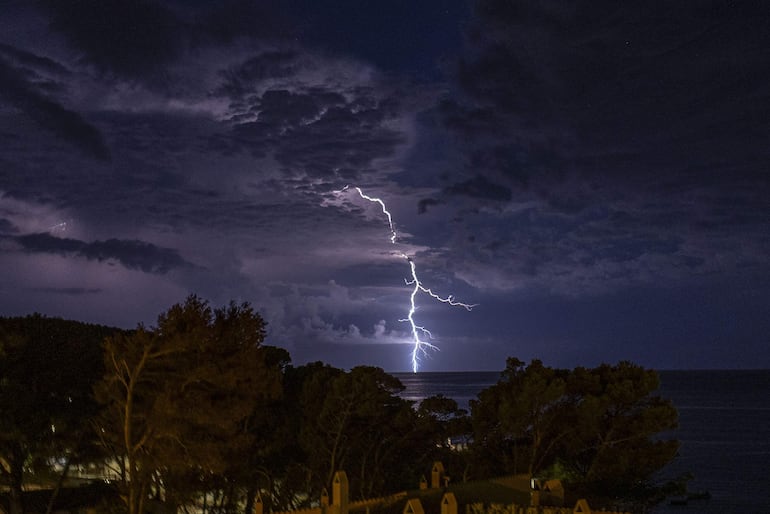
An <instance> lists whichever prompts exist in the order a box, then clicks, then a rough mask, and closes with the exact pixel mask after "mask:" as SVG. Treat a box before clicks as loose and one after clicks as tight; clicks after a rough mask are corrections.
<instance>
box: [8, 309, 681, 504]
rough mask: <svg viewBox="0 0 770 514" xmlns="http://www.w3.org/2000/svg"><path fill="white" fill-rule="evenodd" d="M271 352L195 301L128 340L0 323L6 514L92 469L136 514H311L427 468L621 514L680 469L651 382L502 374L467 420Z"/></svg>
mask: <svg viewBox="0 0 770 514" xmlns="http://www.w3.org/2000/svg"><path fill="white" fill-rule="evenodd" d="M264 337H265V323H264V321H263V320H262V318H261V317H260V316H259V314H257V313H256V312H255V311H254V310H253V309H252V308H251V306H250V305H248V304H240V305H239V304H235V303H231V304H230V305H228V306H225V307H223V308H212V307H210V306H209V305H208V303H207V302H205V301H203V300H201V299H200V298H198V297H196V296H190V297H188V298H187V299H186V300H185V301H184V302H182V303H180V304H177V305H174V306H172V307H171V308H170V309H169V310H167V311H166V312H164V313H162V314H161V315H160V316H159V317H158V321H157V324H156V326H155V327H151V328H148V327H144V326H141V325H140V326H138V327H137V328H136V329H134V330H128V331H126V330H119V329H115V328H110V327H102V326H96V325H90V324H85V323H80V322H76V321H68V320H61V319H52V318H45V317H42V316H39V315H32V316H26V317H21V318H0V412H1V413H2V416H0V486H2V491H3V495H2V503H0V505H2V506H4V508H5V509H6V510H7V512H8V513H9V514H25V513H26V512H31V510H35V511H36V512H39V509H29V508H27V507H26V506H25V501H24V499H25V497H24V494H23V490H24V486H25V484H35V485H36V486H40V487H42V488H47V489H49V490H50V491H51V496H50V501H49V502H48V508H47V510H48V511H49V512H50V511H52V510H53V506H54V501H55V498H56V495H57V494H58V491H60V490H61V486H62V484H64V483H65V478H66V477H67V476H68V475H69V474H71V471H72V470H73V469H74V468H75V467H78V468H79V469H85V468H88V467H89V466H91V468H93V467H94V466H96V467H97V468H96V469H100V470H101V472H100V473H101V478H104V479H109V481H110V483H111V486H112V487H114V491H115V492H116V495H115V496H114V497H112V498H120V500H117V499H113V500H111V501H110V507H109V508H110V510H111V511H114V510H115V509H117V510H120V511H122V512H126V513H128V514H143V513H145V512H169V513H172V512H180V511H186V509H187V508H188V507H190V506H195V508H196V509H198V511H200V512H203V513H216V514H231V513H232V514H240V513H242V512H245V513H247V514H248V513H251V512H253V509H254V502H255V499H256V498H257V496H258V495H259V499H260V501H261V502H263V505H264V508H265V509H267V510H266V511H269V510H275V511H278V510H289V509H295V508H301V507H306V506H308V505H310V504H311V503H312V502H314V501H317V500H318V498H320V497H321V495H322V492H323V491H324V490H329V486H330V483H331V480H332V477H333V475H334V473H335V471H337V470H343V469H344V470H345V471H346V472H347V476H348V477H349V481H350V493H351V497H352V498H354V499H363V498H371V497H375V496H381V495H385V494H390V493H393V492H395V491H401V490H408V489H414V488H416V486H417V485H418V484H419V483H420V480H421V478H422V477H423V475H424V473H425V470H426V469H430V467H431V463H433V462H435V461H441V462H443V463H444V466H445V467H446V469H447V470H448V472H449V473H450V474H451V476H452V480H453V482H454V483H458V482H470V481H473V480H480V479H487V478H491V477H497V476H504V475H513V474H521V473H524V474H528V475H529V476H531V477H537V478H542V479H549V478H558V479H560V480H561V481H562V482H563V483H565V484H566V485H567V487H568V489H570V490H572V491H577V492H579V493H580V494H582V495H585V496H586V497H589V498H601V499H602V501H604V502H615V503H620V502H623V503H624V504H625V505H628V504H637V505H646V504H649V503H651V502H654V501H657V500H659V499H660V498H661V494H662V492H663V491H665V487H664V486H663V485H662V484H658V483H656V482H655V475H656V472H657V471H659V470H660V469H661V468H662V467H663V466H665V465H666V464H667V463H668V462H669V461H671V460H672V459H673V458H674V457H675V455H676V451H677V448H678V443H677V442H676V441H673V440H668V439H665V438H664V435H665V432H666V431H668V430H670V429H672V428H675V427H676V423H677V412H676V410H675V409H674V407H673V405H672V404H671V402H670V401H668V400H666V399H663V398H660V397H659V396H657V395H656V390H657V387H658V379H657V374H656V373H655V372H654V371H652V370H646V369H644V368H642V367H641V366H638V365H635V364H632V363H629V362H621V363H618V364H615V365H609V364H603V365H601V366H598V367H596V368H575V369H572V370H568V369H556V368H550V367H548V366H545V365H544V364H543V363H542V362H540V361H538V360H534V361H532V362H530V363H529V364H526V363H524V362H522V361H520V360H518V359H515V358H509V359H508V361H507V363H506V367H505V369H504V371H503V372H502V373H501V375H500V379H499V381H498V382H497V383H496V384H494V385H492V386H491V387H489V388H487V389H485V390H483V391H481V392H480V393H479V395H478V398H477V399H475V400H473V401H471V404H470V412H466V411H465V410H462V409H460V408H458V404H457V402H456V401H455V400H453V399H451V398H446V397H443V396H434V397H430V398H426V399H424V400H423V401H421V402H420V403H419V404H415V403H414V402H411V401H408V400H406V399H404V398H402V397H401V396H400V393H401V392H402V391H403V386H402V384H401V383H400V382H399V380H398V379H397V378H395V377H393V376H391V375H389V374H387V373H385V372H384V371H383V370H382V369H380V368H376V367H370V366H359V367H355V368H353V369H351V370H347V371H346V370H341V369H337V368H334V367H332V366H329V365H327V364H324V363H322V362H314V363H309V364H305V365H301V366H293V365H292V364H291V359H290V355H289V353H288V352H287V351H285V350H283V349H281V348H277V347H272V346H268V345H265V344H264ZM458 440H461V441H463V443H464V444H462V445H460V446H458V445H457V444H455V443H456V441H458ZM97 475H98V473H97Z"/></svg>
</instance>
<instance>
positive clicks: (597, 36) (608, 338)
mask: <svg viewBox="0 0 770 514" xmlns="http://www.w3.org/2000/svg"><path fill="white" fill-rule="evenodd" d="M463 6H464V4H463ZM318 9H320V8H319V7H318V6H315V7H313V6H308V5H304V4H302V2H289V3H287V4H286V5H282V6H280V7H278V6H266V5H260V6H257V5H255V4H253V3H251V2H239V1H234V2H225V3H221V4H217V5H212V6H200V5H194V4H192V3H188V2H183V1H174V2H154V1H150V0H143V1H141V2H133V3H130V4H129V3H126V2H120V1H111V0H110V1H105V2H100V3H99V5H96V6H88V7H85V6H84V5H80V4H73V5H69V4H67V6H66V7H65V6H63V5H62V4H61V3H60V2H41V3H38V4H34V5H27V4H26V3H23V2H18V3H14V4H13V5H12V6H11V8H9V9H8V13H7V16H4V17H3V19H2V20H0V34H2V36H0V193H1V194H0V267H2V268H3V269H7V270H11V272H10V273H6V274H4V275H3V277H2V278H0V293H2V298H3V299H4V300H2V301H1V302H0V314H6V315H15V314H24V313H27V312H31V311H35V310H37V311H43V312H45V313H49V314H52V315H63V316H67V317H74V318H78V319H83V320H87V321H96V322H101V323H115V324H121V325H123V326H131V325H133V324H135V323H137V322H144V323H150V324H151V323H153V321H154V318H155V317H156V316H157V314H159V312H161V310H163V309H165V308H167V307H169V306H170V305H171V303H173V302H177V301H181V300H182V299H183V298H184V296H185V295H186V294H188V293H193V292H194V293H198V294H200V295H202V296H203V297H205V298H208V299H210V300H211V301H212V302H214V303H225V302H227V301H229V300H231V299H234V300H239V301H241V300H246V301H250V302H252V303H253V304H254V305H255V307H256V308H257V309H258V310H259V311H260V312H262V313H263V314H264V316H265V317H266V318H267V320H268V322H269V326H270V342H272V343H273V344H279V345H283V346H286V347H288V348H289V349H290V350H292V353H293V355H294V356H295V359H296V360H297V361H299V362H302V361H304V360H307V359H314V358H323V357H322V356H323V355H328V360H329V361H332V362H334V361H335V359H337V360H338V362H340V363H343V362H344V363H345V365H348V364H350V363H374V364H377V363H378V362H379V363H382V365H385V366H386V367H388V368H389V369H407V368H408V367H409V362H408V351H405V350H406V349H408V344H409V340H410V336H409V334H408V331H407V330H406V327H405V326H404V324H403V323H399V321H398V320H399V319H402V318H403V317H404V315H405V309H406V308H407V302H408V294H409V287H408V286H406V285H405V284H404V278H407V277H408V276H409V269H408V266H407V264H406V262H405V260H404V259H403V257H402V255H401V254H402V253H403V254H406V255H409V256H411V257H413V258H414V259H415V261H416V262H417V263H418V266H419V270H420V273H421V275H420V276H421V278H423V279H424V280H425V281H426V282H427V283H428V284H429V285H430V286H431V287H432V288H433V289H434V290H437V291H440V292H441V293H442V294H450V293H454V294H455V295H456V296H457V297H459V298H463V299H467V300H468V301H469V302H473V303H481V304H482V306H481V307H480V308H479V309H476V310H474V312H473V313H465V312H464V311H463V312H455V311H452V310H451V309H449V310H447V309H445V308H443V307H442V306H437V305H432V304H431V303H430V302H424V301H421V302H420V303H419V305H418V308H419V310H418V314H419V316H420V319H421V321H424V322H425V323H426V325H429V326H430V327H431V328H433V329H434V331H435V333H436V334H437V337H438V338H439V339H440V341H441V343H440V345H443V346H444V347H445V348H446V349H447V350H448V351H447V352H446V354H447V357H444V359H446V360H442V357H443V356H441V355H440V354H437V355H435V356H434V359H431V360H429V361H428V362H426V366H427V367H428V368H431V367H432V368H433V369H458V368H462V367H463V366H464V364H463V363H464V362H473V363H474V364H473V366H474V367H477V368H478V367H484V368H487V369H496V368H499V367H501V366H502V365H503V363H504V358H505V356H507V355H518V356H520V357H523V358H525V357H527V356H530V355H531V356H540V357H545V359H546V360H548V357H550V358H551V359H553V361H557V362H554V363H557V364H560V363H564V364H565V365H566V364H575V363H585V364H591V363H592V362H594V361H600V360H602V359H608V360H609V359H614V358H623V356H624V355H626V356H628V357H629V358H635V359H638V360H640V361H642V363H645V364H652V365H661V364H665V362H664V361H665V359H668V361H669V362H673V361H677V362H678V361H682V360H686V359H684V357H682V356H681V355H677V354H676V353H675V352H674V353H671V354H667V355H666V357H665V359H664V358H663V357H658V356H656V355H655V352H649V353H645V352H644V351H643V348H644V344H645V343H643V342H640V341H637V340H635V335H634V334H632V333H624V332H623V330H622V328H620V327H621V325H622V324H623V321H622V320H625V321H624V322H626V323H628V325H629V326H634V325H635V324H637V323H640V322H639V321H638V320H646V321H647V322H646V325H647V326H651V325H653V324H655V323H656V320H664V321H661V323H663V325H664V326H670V327H672V326H673V325H672V324H673V322H672V321H665V319H667V318H666V316H667V315H668V314H667V313H676V314H677V315H678V316H679V317H680V318H681V319H682V320H687V322H688V323H690V324H691V327H692V330H691V333H689V334H683V333H682V332H681V331H680V330H678V329H674V328H671V329H670V330H669V331H667V332H666V331H664V332H662V333H661V332H655V331H654V330H652V329H648V334H649V335H650V337H659V338H660V339H661V344H667V345H668V346H667V348H674V347H679V348H683V355H684V354H687V355H691V354H693V353H696V352H694V351H693V350H691V349H690V348H695V347H696V346H697V344H699V343H697V341H703V340H704V339H708V337H710V334H716V336H715V340H714V341H712V342H711V343H708V341H707V342H706V343H704V344H711V345H712V346H710V348H716V347H719V348H721V347H722V346H724V345H725V344H726V342H727V341H728V340H730V338H738V339H740V338H745V339H746V340H747V341H749V342H747V343H746V344H747V345H748V347H750V348H759V347H760V346H762V345H763V344H764V343H766V341H762V340H761V337H756V336H752V335H751V334H761V333H767V330H765V329H767V328H770V327H767V322H766V321H761V319H770V316H765V317H763V316H761V315H758V316H755V317H753V318H751V319H752V320H753V321H751V322H750V323H747V324H742V325H741V326H740V327H737V328H736V329H735V331H733V332H730V333H727V332H724V331H723V330H722V329H719V328H717V327H720V326H721V327H726V326H732V325H731V323H732V321H731V320H734V319H738V318H741V316H743V315H744V314H745V313H749V312H754V313H756V312H757V311H760V313H761V310H762V307H761V306H762V305H767V301H766V300H770V287H768V284H767V280H766V278H764V277H767V276H768V274H767V272H768V264H767V258H766V256H767V254H768V252H770V204H769V203H768V200H767V199H768V198H770V180H768V174H767V170H766V163H767V162H768V157H770V155H768V152H770V150H768V148H769V147H768V145H767V144H766V135H767V133H770V126H769V125H770V121H768V120H770V116H767V111H768V107H770V103H769V101H768V97H767V95H766V94H765V93H764V86H765V84H766V83H767V78H768V77H769V76H770V60H768V59H767V56H766V52H765V50H764V49H765V48H767V43H768V41H767V38H768V36H767V31H766V30H765V27H766V25H765V24H763V23H762V21H763V20H770V16H768V14H769V13H770V11H769V10H768V8H765V7H763V6H761V5H752V6H748V5H743V6H737V7H735V6H734V7H728V6H726V5H723V3H721V2H714V3H709V2H707V3H705V4H701V5H699V6H685V5H681V6H679V5H669V4H666V3H657V2H652V3H645V4H644V5H633V6H628V5H618V4H616V3H615V2H609V1H608V2H583V3H578V4H574V3H566V2H546V3H541V4H538V5H530V4H529V3H526V2H521V3H520V2H503V1H497V0H480V1H478V2H476V3H475V4H474V11H473V12H472V13H469V12H467V11H466V10H465V9H464V8H461V6H460V3H459V2H457V3H455V2H449V3H446V4H444V8H443V9H441V10H440V12H439V11H436V10H435V9H432V10H425V9H424V8H423V7H406V6H405V5H400V4H399V5H393V6H391V9H393V10H395V11H388V13H380V15H377V16H375V14H372V13H373V12H375V11H376V10H375V11H372V12H369V11H367V13H368V14H367V13H364V12H362V11H361V10H360V9H357V8H356V7H355V6H349V8H341V7H340V8H339V9H337V10H336V11H334V12H335V13H336V14H335V15H334V17H336V18H335V19H334V20H331V19H330V17H331V16H332V15H331V14H330V12H319V11H318ZM410 9H411V10H410ZM298 11H303V12H306V15H305V17H303V18H302V20H300V19H299V18H298V17H297V12H298ZM664 14H665V15H664ZM410 16H411V18H410ZM375 18H376V19H375ZM378 20H379V21H380V23H382V26H379V25H378V26H377V27H375V26H374V24H375V23H376V22H377V21H378ZM388 20H390V21H388ZM399 20H400V21H399ZM405 20H411V21H410V22H409V23H407V21H405ZM430 20H433V23H435V26H436V27H443V29H442V30H435V31H434V30H431V29H430V27H432V26H433V25H431V23H429V21H430ZM332 21H334V23H338V24H339V25H333V24H332ZM355 23H364V25H362V26H358V25H355V26H354V24H355ZM366 24H368V25H366ZM389 24H390V25H389ZM367 26H368V27H369V28H368V29H367ZM346 27H347V29H346ZM460 27H465V28H466V29H467V30H466V32H465V36H464V39H463V38H462V37H460ZM396 28H398V30H397V32H399V34H400V36H399V37H401V38H403V41H400V43H398V44H400V45H402V46H404V45H405V46H408V47H410V48H415V52H414V55H405V54H403V52H402V53H400V54H399V53H395V52H393V51H389V50H387V48H385V47H383V46H382V45H380V43H381V42H382V41H383V40H382V38H374V37H373V36H372V34H387V33H390V31H396ZM348 29H349V30H348ZM340 31H346V32H344V35H345V37H343V36H342V35H341V32H340ZM375 39H376V40H377V41H375ZM394 44H395V43H394ZM449 51H452V52H454V53H455V54H456V55H447V52H449ZM428 63H436V64H435V65H433V64H428ZM346 185H351V186H352V185H355V186H360V187H362V188H363V189H364V190H365V191H366V192H367V193H369V194H372V195H376V196H380V197H382V198H383V199H385V200H386V201H387V204H388V207H389V208H390V210H391V212H392V214H393V217H394V221H395V223H396V229H397V232H398V233H399V238H398V240H397V243H396V245H393V244H391V243H390V241H389V231H388V227H387V223H386V220H385V219H384V218H383V216H382V213H381V211H379V208H378V207H377V206H376V205H374V204H371V203H370V202H366V201H364V200H362V199H361V198H360V197H358V196H357V195H356V194H355V193H354V192H353V191H352V190H350V189H348V190H346V191H343V188H344V186H346ZM713 297H715V298H719V299H720V300H711V298H713ZM127 299H128V300H127ZM728 299H729V301H728ZM709 302H710V303H709ZM663 304H666V305H668V306H669V307H670V308H669V309H668V311H667V312H661V311H660V310H658V309H657V306H658V305H663ZM737 304H741V306H740V307H736V305H737ZM731 305H732V307H731ZM590 306H593V307H590ZM570 312H581V313H583V314H584V316H585V318H584V319H582V320H581V319H578V318H573V317H572V315H571V314H570ZM630 313H633V314H630ZM698 313H708V315H706V314H702V315H701V314H698ZM755 318H756V319H755ZM741 319H742V318H741ZM666 323H669V325H666ZM641 325H645V323H641ZM608 327H614V328H613V329H612V330H611V329H610V328H608ZM618 340H621V341H627V344H620V343H618ZM675 341H678V342H676V344H675ZM479 345H482V346H483V347H484V348H485V349H487V351H485V352H479V351H478V348H477V347H478V346H479ZM676 345H679V346H676ZM393 348H395V355H396V357H393V354H391V353H390V352H391V351H393V350H392V349H393ZM618 348H622V350H623V351H620V350H619V349H618ZM583 350H585V351H583ZM662 353H665V352H662ZM662 353H661V355H662ZM706 354H708V356H709V357H708V361H705V360H704V361H703V362H701V363H700V365H701V366H704V367H709V366H718V365H719V362H720V361H719V359H722V358H724V359H728V358H729V356H727V357H726V356H725V354H724V352H722V351H721V350H716V349H715V350H714V351H712V352H706ZM386 355H387V357H386ZM762 355H764V357H763V358H764V359H766V361H767V362H768V363H769V364H768V365H770V356H767V355H766V354H764V353H763V354H762ZM463 356H465V357H463ZM470 356H474V357H473V359H471V358H470ZM372 359H374V360H372ZM589 361H590V362H589ZM724 362H727V361H724ZM730 362H732V364H731V366H738V365H739V364H736V363H735V362H733V361H730ZM736 362H737V361H736ZM763 362H764V361H763ZM695 365H697V364H695Z"/></svg>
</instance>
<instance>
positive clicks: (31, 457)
mask: <svg viewBox="0 0 770 514" xmlns="http://www.w3.org/2000/svg"><path fill="white" fill-rule="evenodd" d="M115 332H117V329H113V328H108V327H103V326H98V325H89V324H86V323H80V322H77V321H68V320H62V319H56V318H46V317H43V316H40V315H37V314H35V315H32V316H26V317H22V318H0V479H1V480H2V484H3V485H5V486H7V487H8V488H9V503H10V512H11V514H19V513H21V512H22V511H23V504H22V486H23V481H24V474H25V473H28V472H36V473H37V474H38V481H39V480H41V476H40V473H42V472H43V471H45V469H47V468H48V467H49V463H50V461H51V459H54V458H56V459H57V460H59V461H63V462H64V463H65V470H66V469H67V466H68V465H69V464H70V463H73V462H77V461H78V459H80V460H82V459H86V458H88V455H87V454H88V452H87V450H88V443H89V442H90V440H91V437H90V434H91V430H90V424H89V423H90V418H91V416H93V415H94V414H95V412H96V403H95V402H94V401H93V395H92V387H93V384H94V382H95V381H96V380H97V379H98V377H99V376H100V375H101V371H100V370H101V369H102V350H101V341H102V340H103V339H104V338H105V337H106V336H107V335H110V334H112V333H115Z"/></svg>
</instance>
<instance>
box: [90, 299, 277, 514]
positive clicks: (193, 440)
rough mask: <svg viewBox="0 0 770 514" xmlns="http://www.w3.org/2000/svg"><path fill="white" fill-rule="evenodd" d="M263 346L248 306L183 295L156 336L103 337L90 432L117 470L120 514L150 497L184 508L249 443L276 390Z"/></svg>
mask: <svg viewBox="0 0 770 514" xmlns="http://www.w3.org/2000/svg"><path fill="white" fill-rule="evenodd" d="M263 338H264V322H263V321H262V319H261V318H260V317H259V316H258V315H257V314H256V313H254V312H253V311H252V309H251V307H249V306H248V305H247V304H244V305H235V304H230V305H229V306H228V307H226V308H222V309H216V310H212V309H211V308H210V307H209V306H208V304H207V303H206V302H204V301H202V300H200V299H199V298H197V297H195V296H191V297H189V298H188V299H187V300H186V301H185V302H184V303H183V304H179V305H175V306H173V307H171V309H169V310H168V311H167V312H166V313H164V314H162V315H161V316H160V317H159V318H158V325H157V328H154V329H152V330H148V329H145V328H143V327H139V328H138V329H137V330H136V331H135V332H133V333H132V334H130V335H118V336H115V337H111V338H109V339H107V341H106V343H105V357H104V359H105V367H106V371H105V375H104V379H103V380H102V381H101V382H100V383H99V384H98V387H97V388H96V397H97V399H98V400H99V401H100V402H101V403H102V404H103V405H104V410H103V412H102V415H101V416H100V417H99V423H100V425H99V429H100V430H101V434H102V438H103V441H104V444H105V445H106V446H107V447H108V448H109V449H110V450H111V451H112V452H113V454H114V456H115V459H116V462H117V463H118V464H119V465H121V466H123V468H122V470H121V471H122V476H123V487H124V493H125V497H126V503H127V507H128V511H129V514H140V513H142V512H144V511H145V508H146V502H147V499H148V497H150V496H152V497H153V498H158V499H160V500H162V501H164V502H165V503H166V504H167V506H168V507H171V509H172V511H173V508H174V506H176V505H180V504H184V503H187V502H189V501H190V500H192V499H193V498H194V497H195V495H196V493H197V492H199V491H200V490H201V489H203V490H206V489H208V488H209V482H210V480H211V478H212V477H213V476H216V475H221V474H223V473H224V472H225V471H226V470H227V469H228V465H229V462H228V461H229V459H230V458H232V456H233V455H234V454H237V453H240V452H243V451H245V450H246V449H248V448H249V447H250V446H251V445H252V444H253V440H254V437H255V434H253V433H250V432H249V431H248V430H247V422H248V419H249V418H250V417H251V416H252V414H253V413H254V411H255V408H256V407H257V406H258V405H259V404H260V403H262V402H264V401H267V400H269V399H270V398H273V397H276V396H277V395H278V394H279V392H280V373H279V370H278V368H277V367H274V368H271V367H269V366H268V365H267V361H266V351H265V350H264V349H263V348H262V347H261V344H262V340H263Z"/></svg>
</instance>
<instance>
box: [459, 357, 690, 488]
mask: <svg viewBox="0 0 770 514" xmlns="http://www.w3.org/2000/svg"><path fill="white" fill-rule="evenodd" d="M657 388H658V377H657V374H656V373H655V372H654V371H651V370H645V369H644V368H642V367H640V366H637V365H634V364H631V363H629V362H621V363H619V364H617V365H615V366H610V365H607V364H603V365H601V366H599V367H597V368H593V369H586V368H576V369H574V370H565V369H554V368H549V367H546V366H544V365H543V364H542V362H540V361H538V360H533V361H532V362H531V363H530V364H529V365H527V366H525V365H524V363H523V362H522V361H520V360H518V359H514V358H510V359H508V361H507V366H506V369H505V371H503V373H502V375H501V379H500V380H499V381H498V383H497V384H495V385H493V386H491V387H489V388H488V389H485V390H484V391H482V392H481V393H480V394H479V397H478V400H474V401H472V402H471V410H472V418H473V430H474V445H473V447H474V453H475V454H476V459H475V461H474V462H475V463H476V464H477V465H479V464H480V466H479V468H477V472H478V473H479V474H481V475H487V474H490V475H495V474H503V473H516V472H526V473H529V474H530V475H532V476H537V475H545V476H556V477H558V478H562V479H563V480H565V481H567V482H570V483H571V484H572V486H573V487H576V488H579V489H580V490H582V491H585V492H586V493H589V494H593V495H596V494H602V495H604V496H605V497H608V498H612V499H618V500H620V499H633V500H635V501H644V499H645V498H646V497H650V496H651V495H653V494H654V489H655V488H654V487H652V483H651V480H652V477H653V475H654V473H655V472H656V471H658V470H660V469H661V468H662V467H663V466H665V465H666V464H667V463H668V462H670V461H671V460H672V459H673V458H674V456H675V455H676V451H677V448H678V446H679V445H678V442H677V441H674V440H666V439H662V438H660V437H661V434H662V433H663V432H665V431H667V430H670V429H673V428H676V426H677V411H676V409H675V408H674V406H673V404H672V403H671V402H670V401H668V400H664V399H662V398H660V397H659V396H656V395H655V394H654V392H655V391H656V390H657Z"/></svg>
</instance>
